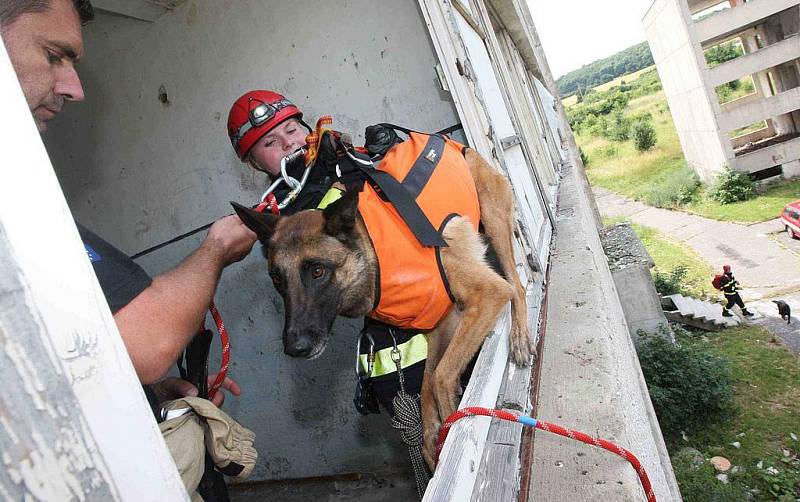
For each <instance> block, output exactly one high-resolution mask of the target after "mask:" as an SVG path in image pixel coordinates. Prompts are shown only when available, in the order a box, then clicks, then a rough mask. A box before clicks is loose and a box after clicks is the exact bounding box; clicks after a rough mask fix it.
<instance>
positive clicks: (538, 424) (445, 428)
mask: <svg viewBox="0 0 800 502" xmlns="http://www.w3.org/2000/svg"><path fill="white" fill-rule="evenodd" d="M473 416H485V417H493V418H499V419H501V420H507V421H509V422H519V423H521V424H522V425H527V426H529V427H533V428H534V429H541V430H543V431H547V432H551V433H553V434H558V435H559V436H564V437H568V438H570V439H575V440H577V441H581V442H583V443H586V444H590V445H592V446H596V447H598V448H603V449H604V450H608V451H610V452H611V453H613V454H615V455H619V456H620V457H622V458H624V459H625V460H627V461H628V462H629V463H630V464H631V466H633V468H634V470H635V471H636V474H637V475H638V476H639V481H640V482H641V484H642V489H643V490H644V493H645V496H646V497H647V502H656V496H655V493H653V487H652V485H651V484H650V478H649V477H647V471H645V470H644V467H642V464H641V462H639V459H637V458H636V455H634V454H633V453H631V452H629V451H628V450H626V449H625V448H622V447H621V446H617V445H616V444H614V443H612V442H611V441H606V440H605V439H600V438H596V437H594V436H590V435H588V434H584V433H583V432H578V431H574V430H572V429H567V428H566V427H561V426H560V425H556V424H552V423H550V422H545V421H544V420H537V419H535V418H533V417H528V416H525V415H517V414H516V413H512V412H510V411H507V410H501V409H497V410H493V409H490V408H482V407H480V406H472V407H468V408H464V409H461V410H457V411H456V412H454V413H453V414H452V415H450V416H449V417H447V420H445V422H444V423H443V424H442V428H441V429H439V439H438V441H437V443H436V460H437V462H438V460H439V454H440V453H441V451H442V447H443V446H444V440H445V439H446V438H447V433H448V432H449V431H450V427H451V426H452V425H453V424H454V423H455V422H456V421H457V420H459V419H462V418H464V417H473Z"/></svg>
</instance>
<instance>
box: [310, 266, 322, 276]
mask: <svg viewBox="0 0 800 502" xmlns="http://www.w3.org/2000/svg"><path fill="white" fill-rule="evenodd" d="M323 275H325V269H324V268H322V267H321V266H319V265H317V266H315V267H314V268H312V269H311V277H313V278H314V279H319V278H321V277H322V276H323Z"/></svg>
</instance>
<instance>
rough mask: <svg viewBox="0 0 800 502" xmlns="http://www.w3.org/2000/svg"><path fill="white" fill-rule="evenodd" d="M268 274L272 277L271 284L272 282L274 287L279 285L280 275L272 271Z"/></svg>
mask: <svg viewBox="0 0 800 502" xmlns="http://www.w3.org/2000/svg"><path fill="white" fill-rule="evenodd" d="M269 276H270V277H271V278H272V284H274V285H275V286H276V287H277V286H280V285H281V276H279V275H278V274H276V273H274V272H273V273H270V274H269Z"/></svg>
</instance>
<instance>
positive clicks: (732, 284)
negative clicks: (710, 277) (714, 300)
mask: <svg viewBox="0 0 800 502" xmlns="http://www.w3.org/2000/svg"><path fill="white" fill-rule="evenodd" d="M722 272H723V273H722V280H721V281H720V285H721V286H722V292H723V293H724V294H725V301H726V303H725V306H724V307H722V315H723V316H725V317H732V316H733V314H731V312H730V309H731V307H733V306H734V305H738V306H739V308H741V309H742V314H744V315H745V316H747V317H752V316H753V313H752V312H750V311H749V310H747V307H745V306H744V301H743V300H742V297H741V296H739V290H738V287H739V281H737V280H736V278H735V277H733V272H731V266H730V265H723V267H722Z"/></svg>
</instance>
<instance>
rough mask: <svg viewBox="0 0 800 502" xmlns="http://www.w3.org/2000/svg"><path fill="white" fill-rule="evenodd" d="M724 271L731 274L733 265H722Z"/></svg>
mask: <svg viewBox="0 0 800 502" xmlns="http://www.w3.org/2000/svg"><path fill="white" fill-rule="evenodd" d="M722 271H723V272H725V273H726V274H729V273H730V272H731V266H730V265H723V266H722Z"/></svg>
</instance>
